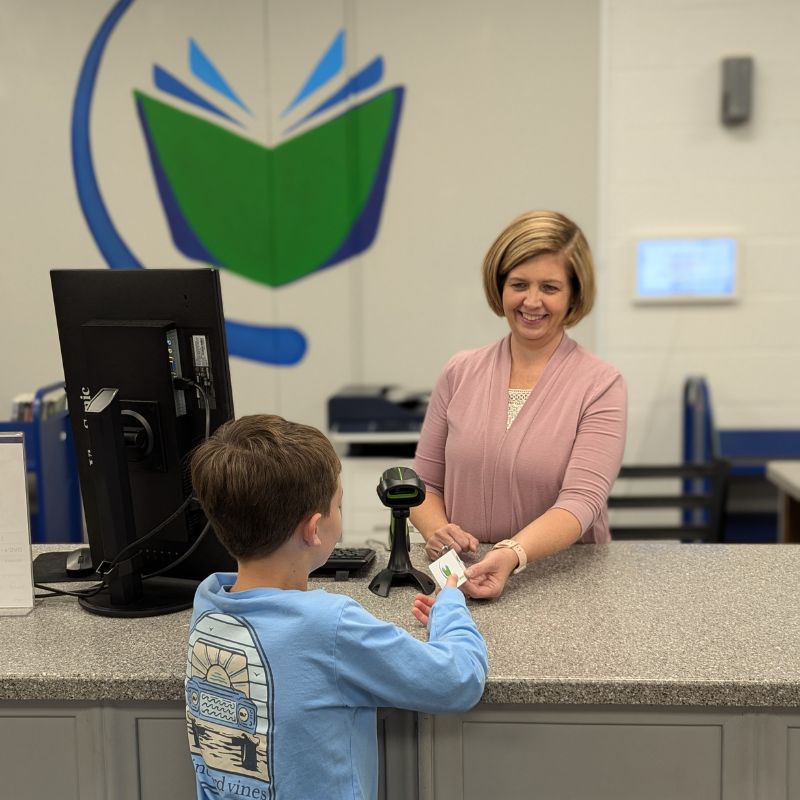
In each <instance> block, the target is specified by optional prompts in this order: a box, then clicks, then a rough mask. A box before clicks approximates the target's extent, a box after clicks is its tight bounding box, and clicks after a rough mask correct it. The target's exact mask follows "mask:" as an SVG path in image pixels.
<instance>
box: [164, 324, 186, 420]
mask: <svg viewBox="0 0 800 800" xmlns="http://www.w3.org/2000/svg"><path fill="white" fill-rule="evenodd" d="M167 355H168V356H169V370H170V372H171V373H172V377H173V378H182V377H183V371H182V369H181V351H180V348H179V347H178V332H177V331H176V330H175V329H174V328H172V330H169V331H167ZM173 394H174V395H175V414H176V415H177V416H179V417H182V416H183V415H184V414H185V413H186V395H185V394H184V393H183V389H174V390H173Z"/></svg>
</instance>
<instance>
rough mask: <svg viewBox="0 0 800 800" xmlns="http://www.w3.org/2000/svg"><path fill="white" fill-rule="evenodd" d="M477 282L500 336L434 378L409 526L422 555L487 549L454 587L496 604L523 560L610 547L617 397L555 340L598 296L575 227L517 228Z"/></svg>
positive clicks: (616, 377)
mask: <svg viewBox="0 0 800 800" xmlns="http://www.w3.org/2000/svg"><path fill="white" fill-rule="evenodd" d="M483 285H484V290H485V293H486V299H487V301H488V303H489V307H490V308H491V309H492V311H494V313H495V314H497V315H498V316H505V318H506V320H507V321H508V325H509V329H510V332H509V334H508V336H506V337H504V338H503V339H501V340H500V341H499V342H496V343H494V344H491V345H487V346H486V347H483V348H480V349H478V350H469V351H464V352H461V353H457V354H456V355H455V356H453V357H452V358H451V359H450V361H449V362H448V364H447V365H446V366H445V368H444V370H443V372H442V374H441V376H440V377H439V380H438V381H437V384H436V387H435V389H434V392H433V395H432V397H431V401H430V404H429V406H428V412H427V414H426V417H425V423H424V425H423V428H422V433H421V436H420V440H419V445H418V447H417V452H416V458H415V463H414V468H415V470H416V471H417V473H418V474H419V476H420V477H421V478H422V479H423V480H424V481H425V484H426V488H427V495H426V500H425V502H424V503H423V504H422V505H421V506H418V507H417V508H415V509H413V510H412V511H411V518H412V522H413V523H414V525H415V526H416V527H417V529H418V530H419V531H420V532H421V533H422V535H423V536H424V537H425V540H426V551H427V553H428V555H429V556H430V557H431V558H438V556H439V555H440V554H441V551H442V548H445V547H452V548H453V549H454V550H456V551H457V552H458V553H461V554H464V553H473V552H475V551H476V550H477V547H478V543H479V542H493V543H494V548H493V549H492V550H490V551H489V552H488V554H487V555H486V556H485V557H484V558H483V560H482V561H480V562H478V563H477V564H473V565H472V566H471V567H470V568H469V569H468V570H467V572H466V574H467V577H468V578H469V580H468V582H467V583H465V584H464V585H463V587H462V588H463V589H464V591H466V592H467V594H470V595H472V596H473V597H496V596H498V595H499V594H500V593H502V591H503V589H504V587H505V584H506V581H507V580H508V577H509V576H510V575H511V574H512V573H517V572H521V571H522V570H523V569H524V568H525V566H526V564H527V562H528V561H536V560H538V559H541V558H544V557H545V556H548V555H552V554H553V553H557V552H559V551H560V550H563V549H565V548H567V547H569V546H570V545H572V544H573V543H575V542H576V541H581V542H607V541H609V540H610V538H611V536H610V533H609V528H608V510H607V500H608V493H609V491H610V489H611V486H612V484H613V482H614V479H615V478H616V476H617V473H618V472H619V467H620V464H621V462H622V453H623V449H624V444H625V427H626V418H627V397H626V390H625V383H624V381H623V379H622V376H621V375H620V374H619V372H617V370H616V369H614V368H613V367H612V366H610V365H609V364H606V363H605V362H603V361H601V360H600V359H599V358H597V357H596V356H594V355H592V354H591V353H589V352H587V351H586V350H584V349H583V348H582V347H580V346H579V345H578V344H577V343H576V342H575V341H573V340H572V339H570V338H569V337H568V336H567V335H566V329H567V328H569V327H571V326H572V325H575V324H576V323H578V322H579V321H580V320H581V319H583V318H584V317H585V316H586V315H587V314H588V313H589V312H590V311H591V309H592V306H593V304H594V298H595V282H594V264H593V260H592V255H591V251H590V249H589V245H588V243H587V241H586V238H585V237H584V235H583V233H582V232H581V230H580V228H579V227H578V226H577V225H576V224H575V223H574V222H572V220H570V219H568V218H567V217H565V216H564V215H562V214H559V213H557V212H554V211H532V212H528V213H526V214H523V215H522V216H520V217H518V218H517V219H515V220H514V221H513V222H512V223H511V224H510V225H509V226H508V227H507V228H506V229H505V230H504V231H503V232H502V233H501V234H500V235H499V236H498V237H497V239H496V240H495V242H494V243H493V244H492V246H491V247H490V248H489V251H488V253H487V254H486V257H485V259H484V262H483Z"/></svg>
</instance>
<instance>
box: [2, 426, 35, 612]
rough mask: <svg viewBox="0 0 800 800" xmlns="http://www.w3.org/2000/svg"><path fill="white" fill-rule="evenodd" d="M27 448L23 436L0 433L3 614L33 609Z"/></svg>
mask: <svg viewBox="0 0 800 800" xmlns="http://www.w3.org/2000/svg"><path fill="white" fill-rule="evenodd" d="M25 474H26V469H25V445H24V439H23V435H22V434H21V433H0V614H2V615H9V614H17V615H19V614H27V613H29V612H30V611H31V609H32V608H33V566H32V561H31V527H30V512H29V510H28V489H27V486H26V481H25Z"/></svg>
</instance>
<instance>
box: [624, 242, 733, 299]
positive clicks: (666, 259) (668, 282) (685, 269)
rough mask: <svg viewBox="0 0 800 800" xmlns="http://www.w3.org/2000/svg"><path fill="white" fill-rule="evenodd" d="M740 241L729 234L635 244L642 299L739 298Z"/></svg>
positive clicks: (639, 289)
mask: <svg viewBox="0 0 800 800" xmlns="http://www.w3.org/2000/svg"><path fill="white" fill-rule="evenodd" d="M737 250H738V247H737V242H736V239H734V238H733V237H729V236H714V237H693V238H688V237H686V238H683V237H677V236H675V237H664V238H652V239H639V240H638V241H637V243H636V300H637V301H639V302H673V303H677V302H698V301H699V302H725V301H732V300H736V299H737V296H738V286H737V260H738V259H737Z"/></svg>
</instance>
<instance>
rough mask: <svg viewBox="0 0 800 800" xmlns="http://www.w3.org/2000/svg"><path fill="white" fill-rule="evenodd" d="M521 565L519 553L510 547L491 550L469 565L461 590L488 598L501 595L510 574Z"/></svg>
mask: <svg viewBox="0 0 800 800" xmlns="http://www.w3.org/2000/svg"><path fill="white" fill-rule="evenodd" d="M517 566H519V559H518V558H517V554H516V553H515V552H514V551H513V550H511V549H510V548H507V547H504V548H500V549H498V550H490V551H489V552H488V553H487V554H486V555H485V556H484V557H483V558H482V559H481V560H480V561H479V562H478V563H477V564H473V565H472V566H471V567H467V569H466V570H465V572H464V574H465V575H466V576H467V582H466V583H463V584H461V590H462V591H463V592H464V594H466V595H467V596H468V597H475V598H477V599H481V600H488V599H490V598H493V597H500V595H501V594H502V593H503V589H505V587H506V581H507V580H508V576H509V575H511V573H512V572H513V571H514V570H515V569H516V568H517Z"/></svg>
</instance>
